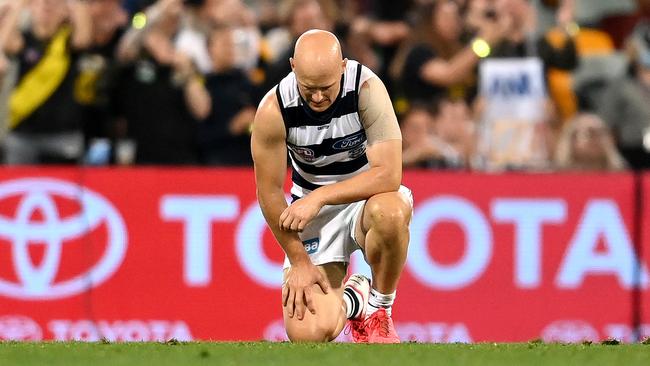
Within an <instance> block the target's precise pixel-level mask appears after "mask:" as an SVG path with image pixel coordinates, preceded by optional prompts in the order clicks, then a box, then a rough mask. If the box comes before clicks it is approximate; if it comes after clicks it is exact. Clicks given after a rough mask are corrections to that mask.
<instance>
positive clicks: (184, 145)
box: [117, 0, 210, 164]
mask: <svg viewBox="0 0 650 366" xmlns="http://www.w3.org/2000/svg"><path fill="white" fill-rule="evenodd" d="M182 11H183V3H182V0H159V1H158V2H156V3H155V4H154V5H153V6H152V7H150V8H148V10H147V11H146V14H147V18H148V22H147V26H146V27H144V28H142V29H136V28H132V29H131V30H129V31H128V32H127V33H126V34H125V36H124V37H123V38H122V40H121V42H120V45H119V46H118V55H119V57H120V61H121V62H123V63H125V65H124V68H123V70H122V72H121V76H120V80H119V82H118V85H117V89H118V95H119V98H118V101H117V103H118V106H119V112H120V113H121V114H122V115H123V116H124V118H125V119H126V123H127V128H128V135H129V136H130V137H131V138H132V139H133V140H134V141H135V146H136V147H135V162H136V163H137V164H195V163H196V162H197V149H196V146H197V145H196V127H197V126H196V123H197V122H196V118H200V117H202V116H205V114H206V112H205V111H206V109H207V108H209V103H210V99H209V96H208V95H207V93H206V92H205V89H204V88H203V86H202V85H201V80H200V78H199V77H198V76H197V73H196V70H195V68H194V65H193V64H192V62H191V60H190V59H189V57H187V56H186V55H184V54H182V53H180V52H178V51H177V50H176V49H175V48H174V43H173V37H174V35H175V34H176V33H177V32H178V29H179V25H180V24H179V22H180V18H181V13H182Z"/></svg>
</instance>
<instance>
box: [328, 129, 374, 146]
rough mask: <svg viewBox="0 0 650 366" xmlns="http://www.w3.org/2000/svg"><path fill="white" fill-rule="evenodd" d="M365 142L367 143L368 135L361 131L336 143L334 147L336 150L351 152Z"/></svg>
mask: <svg viewBox="0 0 650 366" xmlns="http://www.w3.org/2000/svg"><path fill="white" fill-rule="evenodd" d="M364 141H366V134H365V133H364V132H363V131H359V132H357V133H355V134H354V135H350V136H348V137H346V138H344V139H343V140H340V141H337V142H335V143H334V144H333V145H332V147H333V148H334V149H335V150H349V149H352V148H354V147H355V146H357V145H359V144H362V143H363V142H364Z"/></svg>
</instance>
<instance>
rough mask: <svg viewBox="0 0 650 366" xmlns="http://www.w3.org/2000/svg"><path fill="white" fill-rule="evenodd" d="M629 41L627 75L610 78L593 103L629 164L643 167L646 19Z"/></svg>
mask: <svg viewBox="0 0 650 366" xmlns="http://www.w3.org/2000/svg"><path fill="white" fill-rule="evenodd" d="M629 44H630V45H629V52H630V55H631V59H632V75H631V77H624V78H621V79H619V80H615V81H613V82H611V83H610V84H609V85H608V86H607V87H606V88H605V90H604V91H603V93H602V95H601V96H600V97H599V98H598V101H597V103H595V105H596V111H597V113H598V114H599V115H600V116H601V117H602V118H603V119H604V120H605V122H606V123H607V125H608V126H609V127H610V129H611V130H612V131H613V133H614V135H615V136H616V137H617V139H616V142H617V146H618V148H619V150H620V151H621V153H622V154H623V156H624V157H625V159H626V160H627V161H628V162H629V164H630V166H631V167H632V168H634V169H647V168H650V152H649V151H650V149H649V148H650V146H648V145H649V144H648V141H649V140H650V23H640V24H639V25H638V26H637V28H636V30H635V32H634V34H633V36H632V37H631V39H630V42H629ZM644 142H645V144H644Z"/></svg>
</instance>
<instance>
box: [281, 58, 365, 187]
mask: <svg viewBox="0 0 650 366" xmlns="http://www.w3.org/2000/svg"><path fill="white" fill-rule="evenodd" d="M373 76H375V75H374V73H373V72H372V71H370V70H369V69H368V68H366V67H365V66H363V65H361V64H360V63H358V62H357V61H353V60H348V62H347V65H346V69H345V72H344V73H343V76H342V78H341V90H340V91H339V95H338V96H337V97H336V99H335V100H334V102H333V103H332V105H330V106H329V108H327V109H326V110H325V111H322V112H314V111H313V110H311V109H310V108H309V106H308V104H307V102H306V101H304V100H303V98H302V97H301V96H300V93H299V92H298V84H297V82H296V75H295V74H294V73H293V72H291V73H289V75H287V76H286V77H285V78H284V79H282V81H280V83H279V84H278V86H277V88H276V95H277V98H278V103H279V104H280V110H281V112H282V118H283V120H284V126H285V129H286V133H287V149H288V151H289V157H290V158H291V165H292V167H293V173H292V175H291V180H292V181H293V186H292V187H291V194H292V196H293V197H294V199H296V198H299V197H303V196H304V195H306V194H308V193H309V192H311V191H313V190H315V189H317V188H318V187H321V186H324V185H328V184H333V183H336V182H340V181H343V180H346V179H348V178H351V177H353V176H355V175H357V174H359V173H361V172H363V171H366V170H368V169H369V168H370V166H369V164H368V158H367V157H366V147H367V139H366V132H365V130H364V128H363V125H362V124H361V120H360V119H359V106H358V104H359V103H358V99H359V89H360V87H361V85H362V84H363V83H364V82H365V81H366V80H368V79H369V78H371V77H373Z"/></svg>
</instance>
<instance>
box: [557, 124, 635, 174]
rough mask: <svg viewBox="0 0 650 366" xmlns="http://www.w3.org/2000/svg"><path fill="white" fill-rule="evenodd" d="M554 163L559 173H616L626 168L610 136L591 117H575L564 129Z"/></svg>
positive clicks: (603, 125) (605, 128)
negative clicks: (568, 171) (566, 171)
mask: <svg viewBox="0 0 650 366" xmlns="http://www.w3.org/2000/svg"><path fill="white" fill-rule="evenodd" d="M555 162H556V166H557V168H559V169H562V170H585V171H586V170H599V171H620V170H623V169H625V167H626V163H625V160H623V158H622V157H621V155H620V154H619V153H618V151H616V147H615V146H614V139H613V137H612V134H611V132H610V131H609V129H608V128H607V126H606V125H605V123H604V122H603V120H602V119H600V117H598V116H597V115H595V114H591V113H579V114H578V115H577V116H576V117H575V118H574V119H573V120H572V121H571V122H570V123H568V124H567V125H566V126H565V128H564V130H563V132H562V135H561V136H560V139H559V142H558V144H557V150H556V155H555Z"/></svg>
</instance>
